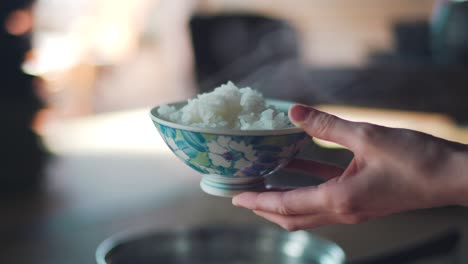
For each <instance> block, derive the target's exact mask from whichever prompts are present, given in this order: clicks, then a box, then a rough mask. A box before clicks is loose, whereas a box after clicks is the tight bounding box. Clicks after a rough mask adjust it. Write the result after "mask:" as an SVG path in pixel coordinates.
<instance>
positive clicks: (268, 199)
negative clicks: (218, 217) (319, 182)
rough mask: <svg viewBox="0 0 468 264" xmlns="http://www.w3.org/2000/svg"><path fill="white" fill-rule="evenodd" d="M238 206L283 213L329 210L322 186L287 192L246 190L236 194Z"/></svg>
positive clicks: (236, 204)
mask: <svg viewBox="0 0 468 264" xmlns="http://www.w3.org/2000/svg"><path fill="white" fill-rule="evenodd" d="M232 203H233V204H234V205H235V206H237V207H243V208H247V209H250V210H260V211H265V212H271V213H276V214H281V215H296V214H298V215H301V214H311V213H317V212H326V211H329V208H327V206H326V205H327V201H326V199H325V195H324V192H323V191H322V188H319V187H306V188H298V189H295V190H292V191H287V192H260V193H257V192H245V193H241V194H238V195H236V196H235V197H234V198H233V199H232Z"/></svg>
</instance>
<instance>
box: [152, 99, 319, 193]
mask: <svg viewBox="0 0 468 264" xmlns="http://www.w3.org/2000/svg"><path fill="white" fill-rule="evenodd" d="M267 102H268V104H270V105H274V106H275V107H276V108H277V109H278V110H280V111H284V112H287V111H288V109H289V107H290V106H291V105H292V103H290V102H285V101H278V100H268V101H267ZM184 104H185V102H183V103H174V104H171V105H173V106H175V107H177V108H180V107H181V106H183V105H184ZM150 116H151V119H152V120H153V123H154V124H155V126H156V128H157V129H158V131H159V133H160V134H161V136H162V138H163V139H164V141H165V142H166V144H167V145H168V146H169V148H170V149H171V150H172V151H173V152H174V154H175V155H176V156H177V157H178V158H180V159H181V160H182V161H183V162H184V163H185V164H187V165H188V166H190V167H191V168H192V169H194V170H196V171H197V172H199V173H201V174H202V175H203V178H202V180H201V183H200V186H201V188H202V189H203V191H205V192H206V193H209V194H212V195H216V196H224V197H232V196H233V195H235V194H237V193H240V192H243V191H248V190H260V189H265V187H264V180H265V176H267V175H269V174H271V173H273V172H275V171H277V170H278V169H280V168H282V167H284V166H286V165H287V164H288V163H289V162H290V161H291V160H292V159H293V158H294V157H295V156H296V155H297V154H298V153H299V151H300V150H301V148H302V147H303V146H304V145H305V143H306V142H308V141H310V140H311V139H310V137H309V136H308V135H307V134H306V133H305V132H304V131H303V130H302V129H301V128H297V127H291V128H285V129H276V130H228V129H213V128H199V127H190V126H185V125H181V124H176V123H173V122H169V121H167V120H164V119H162V118H161V117H160V116H159V114H158V107H155V108H153V109H152V110H151V112H150Z"/></svg>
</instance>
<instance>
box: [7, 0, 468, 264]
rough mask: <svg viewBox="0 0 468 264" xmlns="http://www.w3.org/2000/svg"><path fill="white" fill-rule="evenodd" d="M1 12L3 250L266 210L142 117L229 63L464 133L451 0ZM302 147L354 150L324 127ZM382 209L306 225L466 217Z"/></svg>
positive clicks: (310, 98)
mask: <svg viewBox="0 0 468 264" xmlns="http://www.w3.org/2000/svg"><path fill="white" fill-rule="evenodd" d="M0 23H1V24H0V56H1V57H0V58H1V60H0V78H1V80H2V85H1V87H2V92H3V94H2V96H0V100H1V105H0V107H1V108H2V110H3V111H1V113H2V114H0V117H1V121H2V124H3V125H2V129H1V130H0V131H1V133H2V136H1V137H0V140H1V141H2V146H3V147H2V148H1V149H0V158H1V163H0V164H1V166H2V167H1V168H2V170H1V171H0V192H1V197H2V198H1V203H0V204H1V207H0V216H1V217H0V234H1V235H2V236H1V237H3V238H2V239H1V241H0V245H1V246H2V247H3V248H2V250H0V262H2V263H93V254H94V253H93V252H94V249H95V247H96V246H97V243H98V242H99V241H101V240H102V239H104V238H105V237H107V236H108V235H110V234H113V233H115V232H118V231H121V230H124V229H128V228H133V227H135V226H139V227H141V226H150V227H157V228H168V227H171V226H174V225H182V226H191V225H195V224H206V223H213V222H215V223H216V222H221V223H225V222H226V221H228V223H231V222H232V223H244V224H249V225H250V224H251V223H255V224H259V225H269V224H268V223H266V222H264V221H263V220H260V219H257V218H255V217H254V216H252V215H250V214H248V213H247V212H244V211H240V210H238V209H234V208H231V207H230V202H229V201H226V200H223V199H220V198H215V197H208V196H206V195H204V194H202V193H201V190H199V188H198V181H199V176H198V175H196V174H195V175H194V173H193V172H192V171H191V170H190V169H188V168H185V167H183V166H179V165H180V164H179V162H178V161H177V160H176V158H175V157H173V155H172V153H170V152H169V150H168V149H166V147H165V146H164V143H163V141H162V140H161V139H160V138H159V135H158V134H157V132H156V130H155V129H154V128H153V127H152V124H151V121H150V119H149V117H148V110H149V109H150V107H152V106H155V105H158V104H162V103H169V102H174V101H180V100H186V99H187V98H190V97H193V96H194V95H196V94H197V93H200V92H207V91H209V90H211V89H213V88H214V87H216V86H218V85H220V84H222V83H225V82H226V81H228V80H232V81H234V82H235V83H236V84H238V85H239V86H251V87H252V88H254V89H258V90H260V91H261V92H262V93H263V94H264V95H265V96H267V97H273V98H278V99H284V100H292V101H297V102H301V103H307V104H313V105H316V106H318V107H321V108H323V109H325V110H327V111H329V112H332V113H335V114H337V115H339V116H342V117H344V118H347V119H351V120H362V121H368V122H373V123H378V124H382V125H387V126H392V127H406V128H411V129H416V130H420V131H424V132H428V133H431V134H434V135H437V136H440V137H443V138H446V139H450V140H454V141H458V142H463V143H468V130H467V128H466V125H467V124H468V103H467V101H468V30H467V28H468V2H465V1H461V0H459V1H455V0H454V1H450V0H440V1H435V0H417V1H415V0H352V1H338V0H329V1H318V0H312V1H311V0H293V1H266V0H255V1H238V0H237V1H234V0H133V1H130V0H112V1H111V0H94V1H91V0H37V1H34V0H3V1H2V3H1V4H0ZM330 147H332V148H330ZM304 155H305V156H308V157H311V158H315V159H319V160H325V161H328V162H332V163H336V164H340V165H343V166H345V165H346V164H347V163H348V162H349V160H350V159H351V158H352V154H351V153H349V152H347V151H346V150H342V149H337V148H334V147H333V146H329V145H327V144H326V143H324V142H317V144H316V145H315V146H314V147H312V149H310V150H309V151H308V153H304ZM275 177H276V178H275ZM275 177H272V179H271V180H272V181H273V182H275V183H277V184H284V183H286V184H289V185H290V184H291V183H295V184H308V183H311V180H310V179H305V180H304V179H303V178H301V176H300V175H299V176H297V177H292V176H291V177H289V176H288V177H286V176H285V175H284V174H281V173H279V175H276V176H275ZM194 197H195V198H194ZM181 210H185V212H182V211H181ZM187 213H190V214H191V215H192V218H191V219H190V220H187V219H186V214H187ZM428 216H429V218H430V219H431V220H427V219H428ZM395 217H396V218H391V219H387V220H378V221H373V222H371V223H366V224H362V225H358V226H356V227H349V226H341V227H326V228H322V229H318V230H316V231H314V232H317V233H318V234H320V235H323V236H325V237H327V238H330V239H332V240H334V241H337V242H338V243H339V244H340V245H341V246H343V248H344V249H345V251H346V253H347V254H348V255H350V256H364V255H368V254H374V253H376V252H380V251H385V250H388V249H389V248H396V247H399V246H401V245H402V244H405V243H409V242H411V241H416V240H418V239H420V238H421V237H426V236H428V235H430V234H431V232H433V231H437V230H438V229H444V228H446V227H453V226H456V227H458V228H460V229H461V230H462V232H464V231H466V229H468V227H465V226H464V225H463V223H466V220H467V217H468V214H467V212H465V210H464V209H461V208H449V209H446V208H444V209H436V210H428V212H426V211H424V212H419V213H409V214H404V215H401V216H395ZM184 219H185V220H184ZM397 220H398V221H400V222H398V221H397ZM409 223H411V224H409ZM421 223H425V224H421ZM415 226H417V227H415ZM356 234H361V235H362V236H363V241H362V243H360V244H359V245H357V244H355V243H352V241H353V239H352V238H353V237H355V235H356ZM383 238H385V239H383ZM463 243H464V244H466V243H465V242H463Z"/></svg>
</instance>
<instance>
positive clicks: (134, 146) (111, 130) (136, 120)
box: [40, 109, 170, 154]
mask: <svg viewBox="0 0 468 264" xmlns="http://www.w3.org/2000/svg"><path fill="white" fill-rule="evenodd" d="M40 133H41V135H42V136H43V138H44V142H45V144H46V145H47V147H48V148H49V149H50V150H51V151H52V152H54V153H57V154H73V153H80V154H95V153H101V154H103V153H104V154H105V153H113V154H116V153H117V154H118V153H125V154H132V153H134V154H144V153H149V154H169V153H170V150H169V148H168V147H167V146H166V144H165V143H164V141H163V140H162V138H161V136H160V135H159V134H158V132H157V130H156V129H155V127H154V125H153V123H152V121H151V119H150V117H149V110H148V109H138V110H132V111H126V112H119V113H109V114H101V115H99V116H94V117H86V118H75V119H72V120H67V121H59V122H48V123H47V124H46V125H45V126H43V127H42V128H41V129H40Z"/></svg>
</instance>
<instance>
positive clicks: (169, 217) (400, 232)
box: [0, 111, 468, 264]
mask: <svg viewBox="0 0 468 264" xmlns="http://www.w3.org/2000/svg"><path fill="white" fill-rule="evenodd" d="M147 118H148V116H147V114H144V115H142V112H140V111H137V112H133V113H130V114H129V113H126V114H117V115H108V116H101V117H98V118H94V119H86V120H80V121H77V122H68V123H66V124H64V123H61V124H60V125H57V124H56V125H51V126H50V127H49V128H48V129H45V132H44V133H45V140H46V142H47V144H48V145H49V146H50V148H51V149H52V150H53V151H54V152H55V153H56V156H54V157H53V158H52V159H51V160H50V161H49V164H48V167H47V177H46V181H45V189H44V191H43V192H42V193H40V194H39V195H36V196H33V197H30V198H27V197H24V198H23V199H18V200H7V201H3V202H1V203H0V212H1V217H0V232H1V233H0V234H2V236H1V238H0V244H1V245H2V250H0V263H37V264H42V263H47V264H55V263H57V264H58V263H60V264H63V263H70V264H74V263H94V252H95V249H96V247H97V246H98V244H99V243H100V242H101V241H102V240H104V239H105V238H107V237H108V236H110V235H113V234H115V233H118V232H121V231H127V230H132V229H141V228H153V229H157V230H167V229H171V228H176V227H191V226H197V225H211V224H217V225H231V224H239V225H261V226H269V227H274V228H276V227H275V226H274V225H273V224H271V223H268V222H266V221H265V220H263V219H261V218H259V217H257V216H255V215H254V214H252V213H251V212H249V211H248V210H243V209H239V208H235V207H234V206H232V205H231V201H230V199H225V198H218V197H213V196H209V195H207V194H204V193H203V192H202V191H201V190H200V188H199V186H198V184H199V180H200V176H199V175H198V174H196V173H195V172H194V171H192V170H191V169H190V168H188V167H187V166H184V165H183V164H182V163H181V162H180V161H179V160H178V159H177V158H175V156H173V155H172V153H170V152H169V150H168V149H166V148H165V146H164V144H163V142H162V140H161V139H160V138H159V136H158V135H157V132H156V130H155V129H154V128H153V127H152V125H151V124H150V122H149V120H147ZM73 133H75V134H73ZM112 133H113V135H111V134H112ZM128 134H130V135H132V136H130V137H128V136H127V137H125V135H128ZM77 142H79V143H80V144H76V143H77ZM327 151H328V150H327ZM324 153H325V152H324ZM327 153H328V154H327ZM333 153H334V152H331V150H330V151H329V152H326V153H325V154H324V156H322V157H325V156H327V155H328V156H330V155H331V156H333V155H335V154H333ZM340 155H341V154H340ZM343 155H344V156H343V157H346V155H347V154H346V153H345V154H343ZM347 157H348V158H349V155H348V156H347ZM294 177H298V178H297V179H293V176H291V175H289V174H285V173H284V172H279V173H278V174H276V175H273V176H272V178H271V179H270V180H272V181H273V182H275V181H276V182H280V183H281V182H285V181H287V182H292V181H295V180H297V181H298V182H301V180H300V177H303V176H302V175H300V176H294ZM298 179H299V180H298ZM308 180H310V179H306V180H305V181H306V182H307V181H308ZM302 182H303V181H302ZM452 227H456V228H459V229H460V230H461V231H462V232H463V234H464V239H463V241H462V245H461V249H462V252H463V253H465V254H466V253H468V243H467V241H466V237H468V236H467V235H468V210H466V209H465V208H459V207H451V208H439V209H431V210H420V211H414V212H409V213H403V214H398V215H394V216H390V217H386V218H382V219H378V220H373V221H369V222H366V223H362V224H359V225H333V226H326V227H320V228H317V229H314V230H311V231H310V232H313V233H314V234H317V235H319V236H322V237H325V238H328V239H330V240H333V241H335V242H336V243H338V244H339V245H340V246H342V247H343V249H344V250H345V252H346V253H347V255H348V257H350V258H353V257H361V256H367V255H374V254H378V253H380V252H386V251H388V250H391V249H395V248H400V247H402V246H405V245H408V244H411V243H415V242H418V241H422V240H424V239H425V238H428V237H430V236H432V235H433V234H436V233H439V232H441V231H444V230H446V229H448V228H452Z"/></svg>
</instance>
